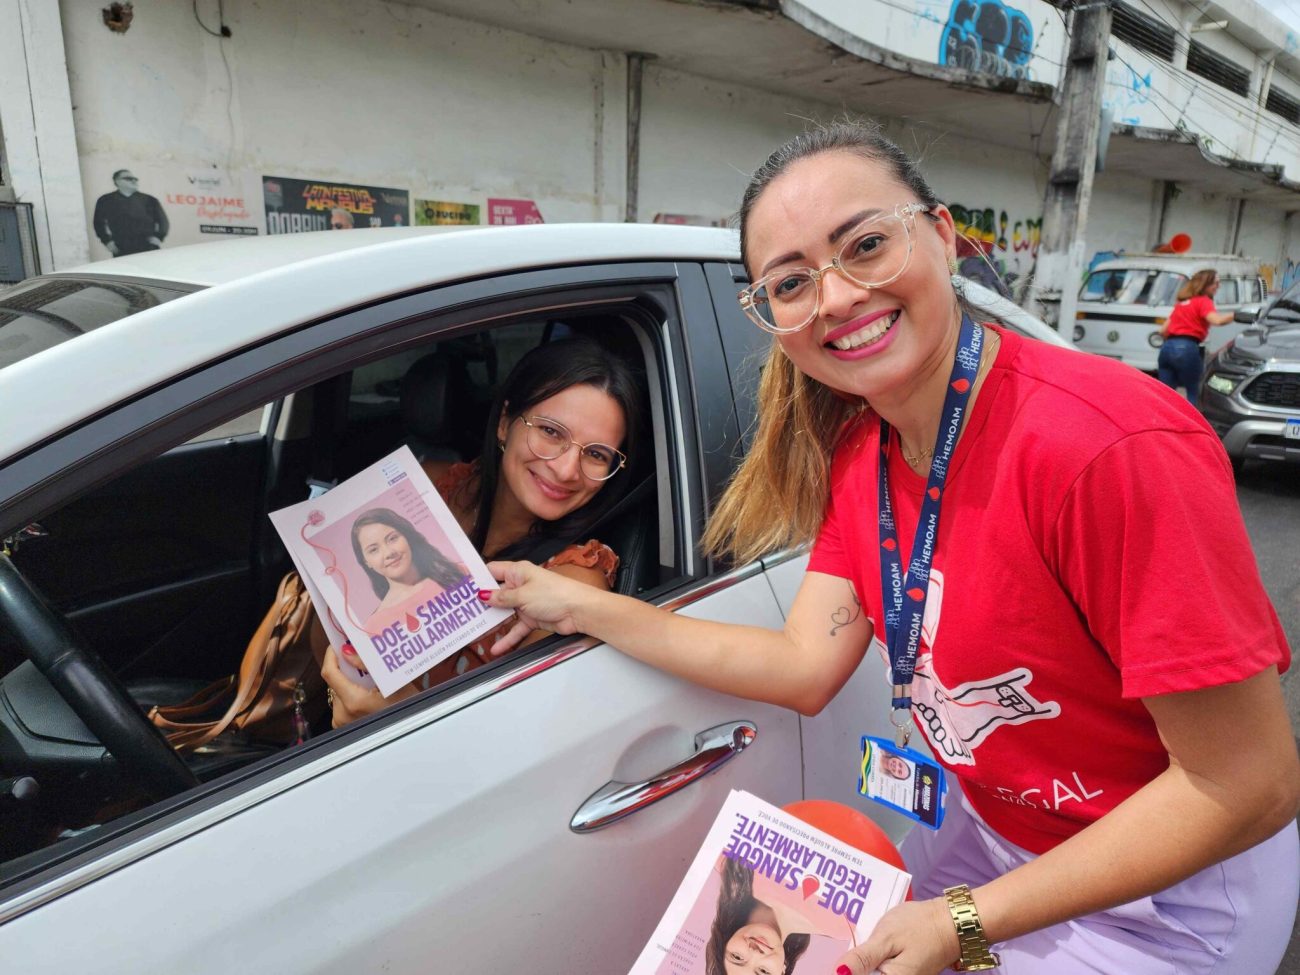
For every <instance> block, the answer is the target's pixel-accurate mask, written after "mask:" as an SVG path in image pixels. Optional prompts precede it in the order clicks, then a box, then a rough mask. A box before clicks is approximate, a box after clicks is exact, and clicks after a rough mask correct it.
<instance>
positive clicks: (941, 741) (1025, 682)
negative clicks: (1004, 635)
mask: <svg viewBox="0 0 1300 975" xmlns="http://www.w3.org/2000/svg"><path fill="white" fill-rule="evenodd" d="M942 607H943V573H942V572H940V571H939V570H937V569H936V570H933V571H932V572H931V574H930V586H929V593H928V595H927V596H926V604H925V621H924V622H923V624H922V626H921V642H922V646H923V647H926V648H928V647H930V646H932V645H933V643H934V638H935V635H936V634H937V632H938V628H939V617H940V613H941V610H942ZM877 632H879V630H877ZM872 643H873V644H874V645H875V647H876V650H877V652H879V653H880V654H881V656H882V657H883V658H884V660H885V663H886V667H888V663H889V653H888V651H887V650H886V648H885V645H884V644H883V643H882V642H881V641H880V639H879V638H876V639H873V640H872ZM888 679H889V680H890V681H891V682H892V681H893V675H892V674H890V675H888ZM1033 679H1034V673H1033V671H1032V670H1030V669H1029V668H1028V667H1016V668H1014V669H1012V670H1008V671H1006V672H1005V673H1001V674H997V675H995V676H992V677H987V678H982V679H979V680H974V681H967V682H965V683H963V684H959V685H957V686H956V687H953V688H948V687H945V686H944V685H943V683H942V682H941V681H940V680H939V679H938V677H937V676H936V675H935V673H934V659H933V656H932V654H931V653H930V652H929V650H928V649H923V650H922V652H921V653H920V655H919V656H918V657H917V661H916V671H915V676H914V680H913V683H912V707H913V710H914V712H915V716H916V720H917V723H918V724H919V725H921V726H922V727H923V728H924V731H925V736H926V738H927V739H928V740H929V742H930V747H931V748H932V749H934V752H935V754H936V755H937V756H939V757H940V758H942V759H943V760H944V761H946V762H948V763H950V764H952V765H974V764H975V749H976V748H978V747H979V745H980V742H982V741H983V740H984V739H985V738H987V737H988V736H989V735H991V734H992V733H993V732H994V730H996V729H997V728H1000V727H1002V726H1004V725H1017V724H1024V723H1025V722H1027V721H1038V720H1042V719H1046V718H1054V717H1056V716H1057V715H1058V714H1060V713H1061V707H1060V705H1059V704H1057V703H1056V702H1055V701H1046V702H1044V701H1039V700H1038V699H1037V698H1036V697H1034V696H1033V694H1031V693H1030V692H1029V684H1030V682H1031V681H1033Z"/></svg>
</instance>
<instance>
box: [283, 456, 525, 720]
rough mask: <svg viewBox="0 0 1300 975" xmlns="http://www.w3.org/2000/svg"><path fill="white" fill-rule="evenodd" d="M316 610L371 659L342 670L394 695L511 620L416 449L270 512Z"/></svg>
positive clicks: (328, 627)
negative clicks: (493, 597)
mask: <svg viewBox="0 0 1300 975" xmlns="http://www.w3.org/2000/svg"><path fill="white" fill-rule="evenodd" d="M271 522H272V524H274V525H275V528H276V531H278V532H279V533H280V537H281V538H282V539H283V540H284V543H285V546H286V547H287V548H288V549H289V553H290V555H291V557H292V558H293V561H294V565H295V566H296V567H297V568H298V571H299V574H300V575H301V576H302V577H303V579H304V581H306V583H307V585H308V591H309V592H310V594H311V597H312V601H313V604H314V605H315V606H316V607H317V615H318V616H320V619H321V623H322V624H323V625H324V626H325V631H326V633H327V634H328V635H329V636H330V640H331V643H332V644H333V646H334V647H335V649H336V650H337V649H338V648H339V647H340V646H341V643H340V642H336V641H338V640H339V638H340V637H343V638H346V640H347V641H348V642H349V643H351V645H352V647H353V649H354V650H355V651H356V653H357V656H358V657H360V658H361V660H362V662H363V663H364V664H365V670H364V673H362V672H360V671H358V669H357V668H354V667H351V666H350V665H348V664H347V661H346V659H345V658H343V656H342V654H339V656H338V659H339V662H340V664H341V665H344V673H346V674H348V676H350V677H353V678H354V679H356V680H358V681H359V682H360V683H367V684H368V683H369V682H370V681H373V685H374V686H375V687H377V688H378V689H379V692H380V693H381V694H383V695H384V696H385V697H388V696H389V695H390V694H392V693H393V692H394V691H396V690H398V689H399V688H401V687H403V686H404V685H406V684H408V683H410V682H411V681H412V680H414V679H415V678H416V677H419V676H420V675H421V674H423V673H424V672H425V671H427V670H428V669H429V668H430V667H432V666H433V665H434V664H436V663H438V662H439V661H440V660H444V659H446V658H447V657H449V656H451V655H452V654H453V653H455V652H456V651H457V650H460V649H461V648H463V647H464V646H465V645H466V644H468V643H470V642H472V641H473V640H475V639H476V638H478V637H480V636H482V635H484V634H485V633H487V632H489V631H490V630H492V629H493V628H494V627H496V626H498V625H499V624H500V623H501V622H503V621H504V620H506V619H508V618H509V616H510V613H509V612H508V611H507V610H503V609H493V608H491V607H488V606H486V605H484V603H483V602H482V601H481V600H480V599H479V598H478V591H479V590H480V589H496V588H497V587H498V586H497V582H496V580H494V579H493V578H492V576H491V575H490V574H489V573H488V571H487V567H486V566H485V565H484V563H483V560H482V558H480V557H479V554H478V552H476V551H475V550H474V547H473V545H471V544H470V541H469V539H468V538H467V537H466V535H465V533H464V531H462V530H461V527H460V525H459V524H457V522H456V518H455V516H454V515H452V513H451V510H450V509H449V508H448V507H447V505H446V503H445V502H444V501H443V500H442V498H441V497H440V496H439V494H438V492H437V490H435V488H434V486H433V484H432V482H430V480H429V478H428V476H427V475H426V474H425V473H424V470H423V469H422V468H421V467H420V465H419V463H418V462H417V461H416V459H415V455H414V454H412V453H411V450H410V448H409V447H401V448H399V449H398V450H396V451H394V452H393V453H391V454H389V455H388V456H387V457H384V458H383V459H382V460H379V461H377V462H376V463H374V464H372V465H370V466H369V467H367V468H366V469H365V470H363V471H361V472H360V473H358V474H356V475H355V476H354V477H350V478H348V479H347V480H346V481H344V482H342V483H341V484H339V485H338V486H337V487H334V488H332V489H331V490H330V491H329V492H328V493H326V494H324V495H321V496H320V497H317V498H313V499H309V500H307V501H302V502H300V503H298V504H295V505H291V506H289V507H287V508H281V509H280V510H279V511H274V512H272V513H271Z"/></svg>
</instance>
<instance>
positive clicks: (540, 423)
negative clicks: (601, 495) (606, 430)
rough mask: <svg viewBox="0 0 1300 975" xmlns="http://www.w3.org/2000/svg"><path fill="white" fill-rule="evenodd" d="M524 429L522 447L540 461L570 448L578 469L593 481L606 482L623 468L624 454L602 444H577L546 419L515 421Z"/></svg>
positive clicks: (556, 422) (557, 424) (562, 427)
mask: <svg viewBox="0 0 1300 975" xmlns="http://www.w3.org/2000/svg"><path fill="white" fill-rule="evenodd" d="M517 419H518V420H520V421H521V422H522V423H523V425H524V428H525V429H524V443H525V444H527V445H528V449H529V450H531V451H532V452H533V455H534V456H536V457H538V458H539V459H541V460H555V459H556V458H557V457H560V456H562V455H563V454H564V453H565V452H566V451H567V450H568V449H569V448H570V447H577V448H578V466H579V467H580V468H581V469H582V473H583V474H584V475H585V476H586V477H588V478H590V479H591V480H593V481H608V480H609V479H610V478H611V477H613V476H614V475H615V474H617V473H618V472H619V471H621V470H622V469H623V468H624V467H625V466H626V465H627V454H625V453H623V451H621V450H619V449H618V448H617V447H611V446H610V445H609V444H604V443H578V442H577V441H575V440H574V439H573V434H571V433H569V428H568V427H566V426H565V425H564V424H563V423H561V422H560V421H559V420H552V419H551V418H550V417H549V416H536V415H534V416H521V417H517Z"/></svg>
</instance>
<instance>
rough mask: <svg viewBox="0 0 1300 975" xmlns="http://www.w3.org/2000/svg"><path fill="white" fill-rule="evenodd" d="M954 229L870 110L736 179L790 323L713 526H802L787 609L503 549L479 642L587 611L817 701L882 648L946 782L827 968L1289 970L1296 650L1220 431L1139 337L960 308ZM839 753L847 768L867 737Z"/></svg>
mask: <svg viewBox="0 0 1300 975" xmlns="http://www.w3.org/2000/svg"><path fill="white" fill-rule="evenodd" d="M957 240H958V235H957V231H956V227H955V225H954V221H953V216H952V214H951V212H950V211H949V210H948V208H947V207H945V206H944V205H943V204H942V203H941V202H940V201H939V200H938V198H937V197H936V196H935V194H934V191H933V190H932V189H931V187H930V186H929V185H928V184H927V182H926V181H925V179H924V177H923V176H922V175H921V174H920V172H919V171H918V170H917V168H916V166H915V164H914V163H913V162H912V161H911V160H910V159H908V158H907V156H906V155H904V154H903V152H902V151H901V150H900V149H899V148H898V146H896V145H894V143H892V142H890V141H889V140H887V139H885V138H884V137H883V136H882V135H881V133H880V130H879V129H877V128H869V127H866V126H861V125H852V124H837V125H831V126H827V127H823V128H818V129H815V130H813V131H810V132H808V133H806V134H804V135H801V136H799V137H797V138H796V139H794V140H793V141H792V142H790V143H788V144H787V145H785V146H783V147H782V148H780V149H778V150H777V151H776V152H775V153H773V154H772V155H771V156H770V157H769V158H768V160H767V161H766V162H765V163H764V164H763V165H762V166H761V167H760V168H759V169H758V170H757V172H756V173H755V174H754V177H753V179H752V180H751V182H750V185H749V187H748V188H747V189H746V191H745V194H744V198H743V200H742V202H741V208H740V250H741V258H742V261H743V263H744V265H745V268H746V270H747V271H748V273H749V275H750V278H751V281H752V284H751V285H750V286H749V287H748V288H746V289H745V290H744V291H742V292H741V294H740V301H741V306H742V308H744V310H745V312H746V314H747V315H748V316H749V317H750V318H751V319H752V320H753V321H754V324H755V325H757V326H759V327H761V328H763V329H765V330H766V331H768V332H770V333H773V334H774V336H775V339H774V341H773V343H772V347H771V351H770V352H769V355H768V359H767V362H766V364H765V366H764V368H763V374H762V380H761V384H760V387H759V395H758V402H759V404H760V410H759V423H758V429H757V431H756V432H755V435H754V439H753V444H752V446H751V447H750V449H749V451H748V452H747V454H746V456H745V460H744V462H743V463H742V465H741V467H740V469H739V470H738V472H737V474H736V476H735V478H734V480H733V481H732V483H731V484H730V485H729V486H728V488H727V490H726V492H725V493H724V495H723V497H722V499H721V500H720V501H719V503H718V504H717V506H716V507H715V508H714V509H713V511H712V514H711V516H710V522H709V527H708V530H707V532H706V533H705V536H704V539H703V547H704V548H705V549H706V550H708V551H711V552H712V553H714V554H723V555H726V556H727V557H729V559H730V561H732V562H733V563H734V564H737V565H743V564H750V563H754V562H755V560H756V559H757V558H759V557H761V556H762V555H764V554H766V553H769V552H772V551H776V550H779V549H788V548H790V547H791V546H792V545H797V544H800V543H803V542H807V541H814V545H813V549H812V553H811V555H810V557H809V561H808V567H807V571H806V572H805V574H804V577H803V579H802V581H801V583H800V587H799V591H798V593H797V594H796V596H795V599H794V602H793V605H792V606H791V607H790V609H789V610H788V612H786V614H785V617H786V621H785V625H784V626H783V627H782V628H781V629H779V630H775V629H767V628H764V627H760V626H745V625H740V624H726V623H719V622H713V621H710V620H702V619H691V618H688V617H686V616H680V615H675V614H672V613H669V612H665V611H664V610H662V609H660V608H658V607H655V606H653V605H650V604H648V603H645V602H642V601H639V600H636V599H631V598H629V597H626V596H619V595H614V594H611V593H608V592H601V591H599V590H598V589H595V588H593V587H589V586H581V585H578V584H576V583H574V582H572V581H571V580H566V579H563V578H560V577H558V576H556V575H555V574H554V573H551V572H547V571H545V570H542V569H538V568H536V567H535V566H531V565H528V564H527V563H524V562H494V563H491V564H489V566H488V569H489V571H491V572H492V573H493V574H494V575H495V577H496V578H498V579H501V580H503V583H504V584H503V586H502V588H501V589H500V590H498V591H496V592H492V593H483V594H480V598H483V599H484V600H485V602H488V603H490V604H491V605H494V606H504V607H508V608H516V609H517V610H518V612H519V617H520V619H519V622H518V623H516V624H515V627H514V628H513V631H512V633H511V634H509V635H508V636H507V637H505V638H502V639H501V640H500V641H498V643H497V644H496V645H495V646H494V647H493V650H494V652H495V651H498V650H502V649H504V648H505V647H507V646H508V645H510V643H511V642H512V640H514V639H515V638H518V637H522V636H524V635H525V634H526V633H528V632H529V631H530V630H531V629H532V628H535V627H539V626H542V627H546V628H548V629H550V630H554V631H556V632H559V633H566V634H568V633H576V632H582V633H586V634H589V635H591V636H593V637H595V638H597V639H600V640H603V641H606V642H608V643H609V644H611V645H612V646H614V647H617V648H618V649H619V650H620V651H622V652H624V653H627V654H629V655H630V656H633V657H635V658H636V659H638V660H641V661H644V662H647V663H650V664H652V665H654V666H657V667H660V668H662V669H664V670H666V671H669V672H670V673H673V674H676V675H678V676H679V677H682V678H684V679H687V680H691V681H694V682H696V683H698V684H702V685H704V686H706V687H710V688H713V689H715V690H718V691H721V692H723V693H728V694H734V695H737V696H740V697H749V698H755V699H758V700H762V701H768V702H771V703H775V704H778V705H782V706H785V707H790V708H795V709H797V710H799V711H801V712H803V713H805V714H808V715H815V714H817V713H818V712H819V711H821V710H822V709H823V708H824V707H826V705H827V704H828V703H830V701H831V700H832V698H834V697H835V696H836V694H837V693H840V692H841V688H844V687H845V684H846V682H847V681H848V680H849V678H850V676H851V675H852V674H853V673H854V672H855V671H856V670H857V668H858V667H859V665H860V664H862V662H863V659H864V657H865V656H866V655H867V654H868V653H871V654H873V655H876V654H878V655H882V656H887V657H888V658H892V659H893V660H895V661H896V662H897V663H898V664H899V666H897V667H895V668H894V673H893V674H892V675H891V679H890V680H889V681H888V684H893V685H896V686H898V687H899V688H900V689H902V693H899V690H897V689H896V690H895V691H894V692H892V693H891V691H890V689H889V687H888V685H887V684H886V683H885V682H883V681H882V682H879V683H878V684H877V685H876V686H875V687H874V688H871V689H870V691H869V693H870V694H871V695H872V697H870V698H866V699H863V700H861V701H857V700H854V701H853V702H852V707H854V708H856V709H857V710H859V711H861V712H863V713H864V720H866V712H868V711H869V710H874V712H875V713H876V714H877V715H880V714H881V713H882V712H884V713H887V714H890V720H891V723H894V724H895V726H896V727H899V726H902V727H906V726H907V725H908V723H909V722H912V723H914V725H915V732H914V735H913V737H914V738H916V737H920V738H923V739H924V740H925V742H926V743H927V744H928V745H929V746H930V748H931V750H932V752H933V754H934V757H935V759H936V760H937V761H939V762H941V763H942V764H943V765H944V766H945V768H946V770H947V776H948V777H949V778H950V779H951V780H952V781H953V782H954V783H955V784H956V788H955V789H954V792H953V793H950V798H949V801H948V803H947V818H946V820H945V821H944V822H943V824H942V829H940V830H938V831H937V832H935V831H931V830H929V829H925V828H916V829H913V831H912V833H911V834H910V835H909V836H908V837H907V839H906V840H905V842H904V844H903V849H902V850H901V853H902V856H903V859H904V861H905V862H906V864H907V866H908V869H909V870H910V872H911V873H912V875H913V895H914V897H915V899H914V900H912V901H910V902H907V903H904V904H901V905H899V906H897V907H895V908H893V909H892V910H890V911H889V912H888V913H887V914H885V916H884V917H883V918H882V919H881V920H880V922H879V923H878V924H877V925H876V927H875V929H874V930H873V931H872V933H871V935H870V936H869V937H868V938H867V939H866V940H865V941H864V942H863V943H862V944H861V945H860V946H859V947H858V948H856V949H854V950H852V951H850V952H849V953H847V954H846V955H845V956H844V957H843V958H842V959H841V960H840V962H839V966H838V968H837V969H836V975H865V973H866V972H869V971H872V970H881V971H886V972H892V973H898V975H902V973H907V975H937V973H939V972H941V971H943V970H944V969H946V968H948V967H949V966H953V967H955V966H956V964H958V963H959V964H960V965H961V966H962V968H961V970H964V971H975V970H984V969H986V968H989V967H992V966H993V965H997V964H999V962H997V961H996V960H995V959H994V958H993V955H992V953H991V952H990V948H994V949H995V950H996V953H998V954H1000V955H1001V963H1000V964H1001V965H1002V966H1003V970H1004V971H1005V972H1007V973H1008V975H1023V973H1037V972H1051V973H1052V975H1084V973H1096V972H1123V973H1125V975H1166V973H1170V972H1180V973H1182V972H1201V973H1208V972H1210V971H1213V972H1214V973H1215V975H1258V973H1262V972H1266V971H1273V970H1274V969H1276V968H1277V964H1278V962H1279V960H1280V959H1281V957H1282V953H1283V951H1284V950H1285V947H1286V944H1287V941H1288V939H1289V937H1290V934H1291V928H1292V924H1293V922H1294V920H1295V904H1296V897H1297V890H1298V888H1300V848H1298V847H1297V843H1296V833H1295V828H1294V826H1293V824H1292V820H1293V819H1294V817H1295V815H1296V810H1297V808H1298V807H1300V761H1298V760H1297V754H1296V745H1295V741H1294V739H1293V737H1292V731H1291V728H1290V725H1289V721H1288V717H1287V712H1286V707H1285V703H1284V699H1283V696H1282V692H1281V687H1280V682H1279V678H1278V671H1279V669H1282V668H1285V667H1286V665H1287V663H1288V661H1289V659H1290V652H1289V650H1288V648H1287V644H1286V637H1285V635H1284V633H1283V632H1282V628H1281V624H1280V623H1279V621H1278V619H1277V615H1276V613H1275V612H1274V611H1273V610H1272V607H1271V606H1270V604H1269V602H1268V596H1267V593H1266V592H1265V590H1264V587H1263V583H1262V581H1261V580H1260V578H1259V571H1258V569H1257V567H1256V566H1255V563H1254V559H1253V556H1252V554H1251V548H1250V540H1249V539H1248V538H1247V536H1246V532H1245V526H1244V524H1243V523H1242V520H1241V516H1240V514H1239V512H1238V510H1237V508H1236V496H1235V493H1234V486H1233V481H1232V471H1231V468H1230V466H1229V464H1228V462H1227V457H1226V456H1225V454H1224V452H1223V446H1222V444H1221V443H1220V442H1219V440H1218V438H1217V437H1216V436H1215V434H1214V431H1213V430H1212V429H1211V428H1210V427H1209V425H1208V424H1207V423H1206V422H1205V420H1204V418H1202V417H1201V416H1200V415H1199V414H1197V413H1196V411H1195V410H1193V409H1191V408H1190V407H1189V406H1188V405H1187V403H1186V402H1185V401H1183V400H1182V399H1180V398H1179V397H1178V396H1176V395H1175V394H1173V393H1172V392H1171V391H1170V390H1168V389H1166V388H1164V387H1162V386H1160V385H1159V384H1158V383H1151V382H1147V381H1146V379H1145V378H1144V377H1142V376H1140V375H1138V374H1137V373H1136V372H1135V371H1134V370H1132V369H1130V368H1128V367H1127V366H1124V365H1123V364H1121V363H1115V362H1111V361H1109V360H1106V359H1104V358H1102V357H1100V356H1080V355H1078V354H1077V353H1074V352H1071V351H1070V350H1068V349H1058V348H1054V347H1051V346H1047V345H1045V344H1043V343H1040V342H1034V341H1032V340H1028V339H1023V338H1020V337H1019V336H1017V335H1015V334H1014V333H1012V332H1010V331H1006V330H1003V329H1001V328H998V327H996V326H993V325H983V326H981V325H978V324H976V323H975V322H974V321H973V320H971V319H970V318H969V316H967V315H965V314H963V308H962V302H961V290H960V289H961V288H962V287H963V282H962V280H961V279H959V278H956V277H955V273H956V247H957ZM882 488H883V489H884V492H885V495H884V497H883V498H882V497H881V489H882ZM886 502H887V503H886ZM940 505H941V506H942V515H943V519H942V520H939V517H938V515H939V508H940ZM891 526H892V528H893V529H894V530H891ZM908 549H910V552H909V550H908ZM918 553H919V554H918ZM914 559H915V562H913V560H914ZM913 569H915V572H914V571H913ZM920 603H923V604H924V606H923V608H922V607H920V606H919V605H918V604H920ZM905 623H906V625H904V624H905ZM886 641H888V642H892V643H893V644H894V648H893V650H892V651H887V650H886V647H885V643H886ZM903 644H905V646H904V645H903ZM909 658H910V659H909ZM909 663H914V664H915V666H914V668H913V667H910V666H909ZM912 678H914V679H912ZM862 687H863V685H862V684H855V685H854V689H855V692H857V691H860V690H861V689H862ZM909 699H910V708H909V709H907V710H904V708H903V707H901V706H900V707H898V708H897V709H894V708H893V707H892V704H893V703H894V702H900V703H906V702H908V700H909ZM846 713H848V712H847V709H846V710H844V711H841V712H840V714H839V715H837V719H842V716H843V715H844V714H846ZM836 727H837V735H836V740H838V741H841V742H847V741H848V740H849V739H850V738H851V737H852V736H851V735H850V734H849V733H848V732H849V729H847V728H839V726H838V725H837V726H836ZM855 730H856V729H855ZM742 761H743V759H742ZM839 761H840V762H842V763H843V766H844V777H845V779H846V781H845V782H844V785H845V786H846V787H848V786H849V783H850V782H852V781H855V780H856V779H857V776H858V774H859V773H860V770H861V766H860V764H859V761H860V760H859V756H858V754H856V753H855V751H854V750H852V749H851V747H846V748H845V749H844V753H843V754H841V755H840V756H839ZM640 815H650V816H652V817H653V815H654V814H653V813H642V814H640ZM909 815H911V813H910V812H909ZM664 822H666V820H659V821H657V823H652V824H650V827H648V828H654V827H655V826H656V825H657V826H663V825H664ZM828 975H829V973H828Z"/></svg>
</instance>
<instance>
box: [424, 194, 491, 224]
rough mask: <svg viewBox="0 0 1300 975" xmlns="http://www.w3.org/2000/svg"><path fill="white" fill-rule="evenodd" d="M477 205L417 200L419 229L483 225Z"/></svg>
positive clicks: (479, 208)
mask: <svg viewBox="0 0 1300 975" xmlns="http://www.w3.org/2000/svg"><path fill="white" fill-rule="evenodd" d="M481 209H482V208H481V207H480V206H479V205H478V204H477V203H449V202H448V201H446V200H418V199H417V200H416V201H415V225H416V226H417V227H464V226H469V225H471V224H478V223H482V220H481V219H480V217H479V213H480V211H481Z"/></svg>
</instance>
